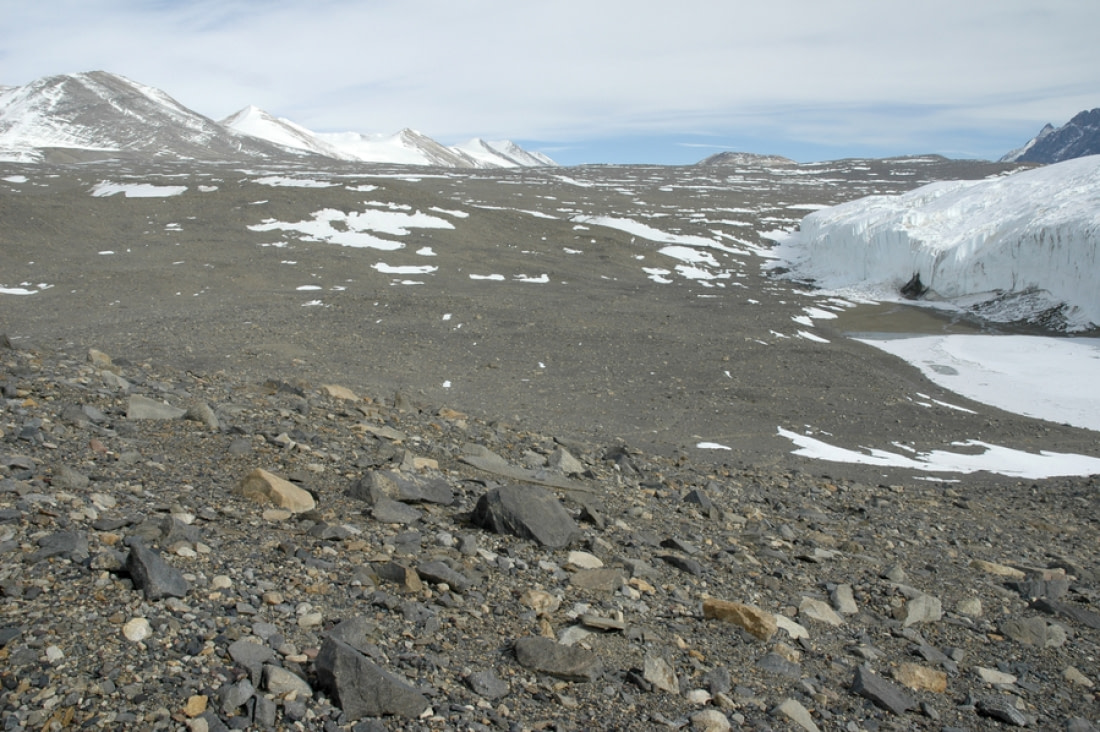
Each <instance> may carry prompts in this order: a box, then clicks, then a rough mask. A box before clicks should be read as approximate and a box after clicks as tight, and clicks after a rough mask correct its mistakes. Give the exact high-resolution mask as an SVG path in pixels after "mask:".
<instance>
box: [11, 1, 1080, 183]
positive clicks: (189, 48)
mask: <svg viewBox="0 0 1100 732" xmlns="http://www.w3.org/2000/svg"><path fill="white" fill-rule="evenodd" d="M0 17H2V18H4V21H3V22H2V23H0V84H6V85H20V84H25V83H27V82H30V81H32V80H34V79H36V78H39V77H42V76H48V75H51V74H59V73H70V72H76V71H91V70H96V69H101V70H105V71H111V72H114V73H118V74H122V75H123V76H127V77H129V78H131V79H133V80H135V81H138V82H141V83H144V84H148V85H151V86H155V87H159V88H161V89H163V90H165V91H166V92H168V93H169V94H171V95H172V96H173V97H175V98H176V99H177V100H179V101H180V102H181V103H183V104H184V105H186V106H188V107H190V108H191V109H194V110H195V111H197V112H200V113H202V114H205V115H207V116H209V117H212V118H214V119H220V118H223V117H225V116H228V115H229V114H232V113H233V112H235V111H237V110H238V109H240V108H242V107H244V106H246V105H248V104H254V105H256V106H258V107H261V108H263V109H265V110H267V111H268V112H270V113H272V114H274V115H276V116H279V117H285V118H288V119H291V120H293V121H294V122H296V123H298V124H301V125H303V126H305V127H308V128H309V129H312V130H314V131H317V132H344V131H355V132H366V133H374V132H384V133H391V132H396V131H397V130H399V129H401V128H404V127H412V128H414V129H417V130H419V131H421V132H423V133H425V134H427V135H429V136H431V137H433V138H435V139H437V140H439V141H440V142H443V143H445V144H457V143H461V142H464V141H465V140H467V139H469V138H471V137H475V136H477V137H483V138H486V139H491V140H495V139H512V140H515V141H517V142H519V143H520V144H521V145H524V146H525V147H527V148H529V149H533V150H538V151H541V152H545V153H546V154H548V155H550V157H552V158H554V159H555V160H557V161H558V162H560V163H563V164H567V165H571V164H579V163H660V164H681V163H692V162H696V161H698V160H700V159H702V158H704V157H706V156H707V155H710V154H713V153H716V152H721V151H723V150H738V151H748V152H758V153H770V154H778V155H786V156H788V157H792V158H794V159H796V160H800V161H811V160H828V159H835V158H840V157H852V156H870V157H881V156H889V155H900V154H913V153H940V154H943V155H947V156H950V157H980V158H997V157H999V156H1000V155H1002V154H1004V153H1005V152H1007V151H1008V150H1010V149H1012V148H1014V147H1017V146H1019V145H1022V144H1023V143H1024V142H1026V141H1027V140H1028V139H1029V138H1030V137H1031V136H1033V135H1034V134H1035V133H1036V132H1038V130H1039V128H1040V127H1041V126H1042V125H1043V124H1045V123H1047V122H1052V123H1054V124H1055V125H1059V124H1062V123H1064V122H1066V121H1067V120H1068V119H1069V118H1070V117H1072V116H1073V115H1074V114H1076V113H1077V112H1079V111H1081V110H1083V109H1091V108H1094V107H1100V44H1098V43H1096V39H1095V36H1096V29H1097V28H1100V2H1097V1H1096V0H962V1H960V0H923V1H922V2H920V3H915V2H911V1H905V2H902V1H899V0H769V2H766V3H761V2H759V0H753V1H751V2H747V1H742V0H717V1H716V0H677V2H668V1H667V0H660V1H653V0H629V1H625V0H554V2H545V1H541V0H540V1H534V0H526V1H525V0H465V1H464V2H455V1H454V0H308V1H305V0H294V1H291V0H147V1H145V2H137V1H133V0H40V2H36V3H29V2H26V1H25V0H0Z"/></svg>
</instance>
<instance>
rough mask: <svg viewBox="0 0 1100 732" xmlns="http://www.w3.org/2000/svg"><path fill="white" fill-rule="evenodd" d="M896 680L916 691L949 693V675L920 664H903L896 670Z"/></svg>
mask: <svg viewBox="0 0 1100 732" xmlns="http://www.w3.org/2000/svg"><path fill="white" fill-rule="evenodd" d="M894 678H895V679H896V680H897V682H898V683H899V684H902V685H903V686H908V687H909V688H910V689H914V690H916V691H931V692H934V693H936V694H942V693H944V692H945V691H947V674H946V673H944V672H943V671H938V670H936V669H934V668H928V667H927V666H921V665H920V664H919V663H903V664H901V665H900V666H898V667H897V668H896V669H895V670H894Z"/></svg>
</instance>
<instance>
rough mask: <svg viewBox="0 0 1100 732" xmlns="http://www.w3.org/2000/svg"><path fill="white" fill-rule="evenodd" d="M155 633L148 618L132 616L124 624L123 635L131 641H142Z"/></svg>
mask: <svg viewBox="0 0 1100 732" xmlns="http://www.w3.org/2000/svg"><path fill="white" fill-rule="evenodd" d="M152 634H153V627H152V626H151V625H150V624H149V621H148V619H146V618H131V619H130V620H127V621H126V623H125V624H124V625H123V626H122V636H123V637H124V638H125V639H126V640H128V641H130V642H131V643H140V642H141V641H143V640H145V639H146V638H148V637H149V636H151V635H152Z"/></svg>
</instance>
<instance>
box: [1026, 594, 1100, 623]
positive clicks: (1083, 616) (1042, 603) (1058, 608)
mask: <svg viewBox="0 0 1100 732" xmlns="http://www.w3.org/2000/svg"><path fill="white" fill-rule="evenodd" d="M1031 607H1033V608H1035V609H1036V610H1040V611H1042V612H1044V613H1047V614H1048V615H1058V616H1061V617H1063V618H1069V619H1070V620H1073V621H1075V622H1078V623H1080V624H1081V625H1085V626H1088V627H1089V628H1092V629H1093V630H1100V613H1097V612H1094V611H1092V610H1086V609H1085V608H1083V607H1080V606H1078V605H1074V604H1072V603H1068V602H1056V601H1054V600H1046V599H1043V600H1036V601H1035V602H1033V603H1031Z"/></svg>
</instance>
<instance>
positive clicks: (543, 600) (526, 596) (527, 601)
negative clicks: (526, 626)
mask: <svg viewBox="0 0 1100 732" xmlns="http://www.w3.org/2000/svg"><path fill="white" fill-rule="evenodd" d="M519 601H520V604H521V605H524V606H526V607H529V608H531V609H532V610H534V611H535V614H536V615H549V614H550V613H553V612H556V611H557V609H558V608H559V607H561V600H559V599H558V598H556V597H554V596H553V595H551V594H550V593H549V592H546V591H544V590H527V591H525V592H524V593H523V594H522V595H520V597H519Z"/></svg>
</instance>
